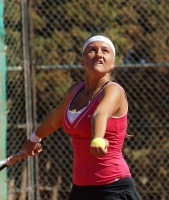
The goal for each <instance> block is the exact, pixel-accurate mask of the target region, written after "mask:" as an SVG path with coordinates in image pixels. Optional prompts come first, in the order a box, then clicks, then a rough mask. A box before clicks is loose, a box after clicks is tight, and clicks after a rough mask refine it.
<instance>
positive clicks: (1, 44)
mask: <svg viewBox="0 0 169 200" xmlns="http://www.w3.org/2000/svg"><path fill="white" fill-rule="evenodd" d="M3 14H4V1H0V160H3V159H4V158H5V157H6V134H7V116H6V55H5V31H4V20H3ZM6 173H7V172H6V169H4V170H2V171H1V172H0V180H1V184H0V199H1V200H7V174H6Z"/></svg>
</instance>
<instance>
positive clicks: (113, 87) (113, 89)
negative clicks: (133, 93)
mask: <svg viewBox="0 0 169 200" xmlns="http://www.w3.org/2000/svg"><path fill="white" fill-rule="evenodd" d="M104 92H105V93H119V94H125V91H124V88H123V87H122V86H121V85H119V84H118V83H116V82H110V83H109V84H108V85H107V86H106V87H105V88H104Z"/></svg>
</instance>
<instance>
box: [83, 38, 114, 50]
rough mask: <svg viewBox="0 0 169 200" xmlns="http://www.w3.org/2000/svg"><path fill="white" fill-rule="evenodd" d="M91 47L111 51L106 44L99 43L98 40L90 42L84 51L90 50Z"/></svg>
mask: <svg viewBox="0 0 169 200" xmlns="http://www.w3.org/2000/svg"><path fill="white" fill-rule="evenodd" d="M93 46H95V47H106V48H109V49H111V47H110V45H109V44H107V43H106V42H104V41H99V40H98V41H93V42H90V43H89V44H88V45H87V47H86V49H87V48H90V47H93Z"/></svg>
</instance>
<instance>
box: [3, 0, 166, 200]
mask: <svg viewBox="0 0 169 200" xmlns="http://www.w3.org/2000/svg"><path fill="white" fill-rule="evenodd" d="M4 2H5V14H4V23H5V32H6V45H7V46H8V48H7V52H6V53H7V107H8V130H7V154H8V155H11V154H13V153H14V152H17V151H18V150H19V149H20V148H21V145H22V144H23V142H24V141H25V140H26V138H27V137H28V135H29V134H31V130H33V129H35V128H36V127H37V126H38V124H39V123H40V122H41V121H42V120H43V119H44V117H45V116H46V114H47V113H48V112H49V111H50V110H52V109H53V108H55V107H56V106H57V105H58V103H59V102H60V100H61V99H62V97H63V95H64V93H65V91H66V90H67V88H68V87H69V86H70V85H71V84H72V83H74V82H76V81H80V80H82V79H83V69H82V68H81V67H80V65H79V63H80V59H81V48H82V45H83V43H84V41H85V40H86V39H87V37H88V36H90V35H91V34H93V33H97V32H102V33H105V34H107V35H108V36H109V37H110V38H111V39H112V40H113V42H114V44H115V47H116V51H117V56H116V65H117V67H116V69H115V73H116V79H117V81H118V82H119V83H120V84H121V85H122V86H123V87H124V88H125V90H126V93H127V96H128V101H129V125H128V133H129V134H131V135H134V136H133V137H131V138H130V139H126V142H125V145H124V155H125V157H126V160H127V162H128V164H129V166H130V168H131V171H132V175H133V178H134V179H135V180H136V183H137V187H138V190H139V191H140V193H141V196H142V198H143V200H168V199H169V188H168V185H169V170H168V168H169V167H168V166H169V160H168V157H169V140H168V138H169V132H168V131H169V124H168V123H169V34H168V29H169V24H168V21H169V16H168V12H169V8H168V3H169V1H168V0H149V1H148V0H144V1H143V0H142V1H140V0H136V1H135V0H128V1H126V0H116V1H112V0H111V1H110V0H105V1H103V0H91V1H89V0H86V1H84V0H76V1H74V0H71V1H68V0H64V1H63V0H60V1H58V0H38V1H33V0H29V1H26V0H22V1H17V0H16V1H14V0H8V1H4ZM42 145H43V149H44V151H43V152H42V153H41V154H39V155H38V156H37V157H36V158H35V159H33V158H30V159H28V160H24V161H21V162H18V163H16V164H15V165H14V166H10V167H9V168H8V171H7V175H8V180H7V181H8V199H9V200H66V199H67V197H68V194H69V192H70V188H71V184H72V180H71V174H72V171H71V170H72V156H73V155H72V147H71V143H70V138H69V136H68V135H66V134H65V133H64V132H63V130H62V129H59V130H58V131H56V132H54V133H53V134H51V135H50V136H48V137H47V138H45V139H43V140H42Z"/></svg>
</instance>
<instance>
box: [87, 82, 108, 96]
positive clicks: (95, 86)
mask: <svg viewBox="0 0 169 200" xmlns="http://www.w3.org/2000/svg"><path fill="white" fill-rule="evenodd" d="M109 81H111V80H100V81H99V82H96V81H92V82H90V83H89V82H85V83H86V85H85V94H87V95H88V94H92V95H95V94H96V93H97V92H98V91H99V90H101V89H102V88H103V87H104V86H105V85H106V84H107V83H108V82H109Z"/></svg>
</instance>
